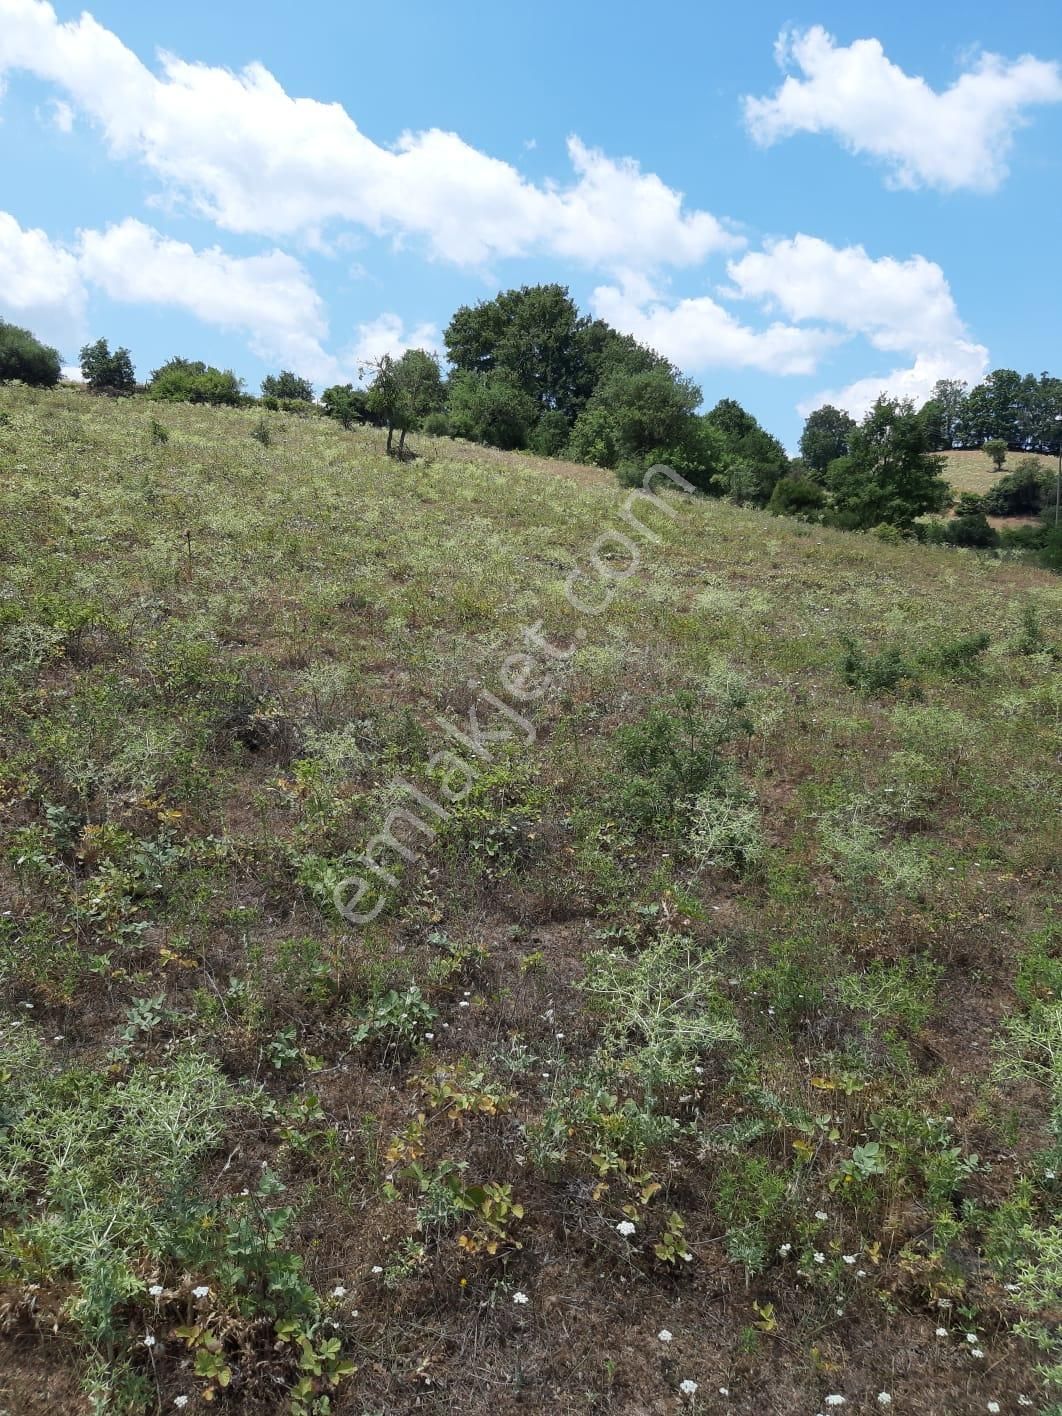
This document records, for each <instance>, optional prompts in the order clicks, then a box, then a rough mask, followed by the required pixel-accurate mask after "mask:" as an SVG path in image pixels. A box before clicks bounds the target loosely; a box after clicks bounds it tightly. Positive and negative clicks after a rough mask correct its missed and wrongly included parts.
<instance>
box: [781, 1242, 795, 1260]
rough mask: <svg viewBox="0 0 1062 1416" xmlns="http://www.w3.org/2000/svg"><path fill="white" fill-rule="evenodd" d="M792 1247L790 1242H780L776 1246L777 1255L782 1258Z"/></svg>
mask: <svg viewBox="0 0 1062 1416" xmlns="http://www.w3.org/2000/svg"><path fill="white" fill-rule="evenodd" d="M792 1247H793V1246H792V1244H780V1245H779V1246H778V1254H779V1257H780V1258H783V1259H784V1258H785V1256H786V1254H788V1253H789V1252H790V1251H791V1249H792Z"/></svg>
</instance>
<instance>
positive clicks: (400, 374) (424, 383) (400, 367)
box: [365, 349, 443, 457]
mask: <svg viewBox="0 0 1062 1416" xmlns="http://www.w3.org/2000/svg"><path fill="white" fill-rule="evenodd" d="M368 368H369V369H371V371H372V375H373V378H372V383H371V384H370V385H369V392H368V397H367V398H366V402H365V406H366V408H367V410H368V411H369V413H371V414H374V415H375V416H376V417H377V418H379V419H380V421H381V422H382V423H383V424H384V425H385V427H386V428H387V451H388V452H389V453H390V452H392V451H394V448H393V446H392V439H393V436H394V433H395V431H396V430H397V431H398V434H399V438H398V449H397V452H398V456H399V457H401V456H402V454H403V452H404V451H405V445H406V434H407V433H408V432H409V430H410V429H411V428H416V427H418V426H419V424H420V421H421V419H422V418H424V417H426V416H427V415H428V414H429V413H431V412H433V411H435V410H436V409H438V408H439V407H440V405H441V404H442V401H443V384H442V374H441V373H440V371H439V360H438V358H437V357H436V356H435V355H434V354H429V353H427V351H426V350H424V349H407V350H406V352H405V353H404V354H403V355H402V357H401V358H400V359H395V358H393V357H392V356H391V355H390V354H384V355H383V357H382V358H380V359H378V360H377V361H376V362H375V363H374V364H371V365H369V366H368Z"/></svg>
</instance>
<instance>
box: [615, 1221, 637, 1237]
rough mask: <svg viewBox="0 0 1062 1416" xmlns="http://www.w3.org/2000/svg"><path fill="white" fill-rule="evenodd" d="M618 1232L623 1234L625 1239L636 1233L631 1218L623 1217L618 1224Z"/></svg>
mask: <svg viewBox="0 0 1062 1416" xmlns="http://www.w3.org/2000/svg"><path fill="white" fill-rule="evenodd" d="M616 1233H617V1234H622V1235H623V1237H624V1239H629V1238H630V1237H631V1235H632V1234H633V1233H634V1225H633V1224H632V1223H631V1221H630V1220H629V1219H621V1220H620V1222H619V1224H617V1225H616Z"/></svg>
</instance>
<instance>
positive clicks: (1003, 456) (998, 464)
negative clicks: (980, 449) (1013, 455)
mask: <svg viewBox="0 0 1062 1416" xmlns="http://www.w3.org/2000/svg"><path fill="white" fill-rule="evenodd" d="M985 452H987V453H988V455H989V457H990V458H991V459H992V465H993V467H995V469H996V471H997V472H1002V471H1003V464H1004V462H1006V460H1007V445H1006V443H1005V442H1004V441H1003V439H1002V438H989V439H988V441H987V442H986V443H985Z"/></svg>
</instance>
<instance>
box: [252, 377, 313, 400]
mask: <svg viewBox="0 0 1062 1416" xmlns="http://www.w3.org/2000/svg"><path fill="white" fill-rule="evenodd" d="M262 393H263V395H264V396H265V397H266V398H290V399H295V400H297V401H298V402H300V403H312V402H313V384H312V383H311V382H310V380H309V379H304V378H301V377H300V376H299V375H298V374H293V373H292V372H291V370H290V369H281V371H280V373H279V374H267V375H266V376H265V378H264V379H263V380H262Z"/></svg>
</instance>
